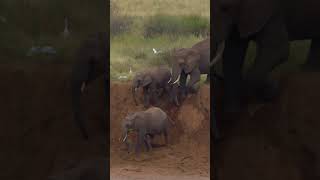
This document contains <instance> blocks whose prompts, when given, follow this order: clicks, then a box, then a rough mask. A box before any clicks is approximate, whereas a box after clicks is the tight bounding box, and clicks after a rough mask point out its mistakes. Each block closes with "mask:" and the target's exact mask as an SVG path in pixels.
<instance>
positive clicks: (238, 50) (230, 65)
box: [222, 30, 248, 112]
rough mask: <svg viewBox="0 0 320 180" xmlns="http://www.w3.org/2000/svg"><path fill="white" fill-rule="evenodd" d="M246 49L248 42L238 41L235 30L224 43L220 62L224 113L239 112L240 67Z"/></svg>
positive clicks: (237, 34)
mask: <svg viewBox="0 0 320 180" xmlns="http://www.w3.org/2000/svg"><path fill="white" fill-rule="evenodd" d="M247 48H248V40H244V39H240V36H239V33H238V32H237V31H235V30H234V31H233V32H232V33H231V34H230V36H229V38H228V39H227V41H226V43H225V50H224V52H223V61H222V63H223V73H224V102H223V103H224V105H223V106H224V111H225V112H239V111H240V110H241V103H240V97H241V96H240V95H241V90H242V86H241V84H242V66H243V62H244V60H245V55H246V50H247Z"/></svg>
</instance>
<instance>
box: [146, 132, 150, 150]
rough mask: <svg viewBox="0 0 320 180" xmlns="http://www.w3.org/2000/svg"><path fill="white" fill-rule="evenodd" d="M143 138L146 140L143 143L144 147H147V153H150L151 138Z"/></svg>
mask: <svg viewBox="0 0 320 180" xmlns="http://www.w3.org/2000/svg"><path fill="white" fill-rule="evenodd" d="M145 138H146V139H145V143H146V146H147V148H148V151H152V146H151V137H150V135H148V134H147V135H146V137H145Z"/></svg>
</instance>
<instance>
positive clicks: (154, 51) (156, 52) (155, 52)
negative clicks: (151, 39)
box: [152, 48, 161, 54]
mask: <svg viewBox="0 0 320 180" xmlns="http://www.w3.org/2000/svg"><path fill="white" fill-rule="evenodd" d="M152 50H153V53H154V54H158V53H160V52H161V51H157V50H156V49H155V48H152Z"/></svg>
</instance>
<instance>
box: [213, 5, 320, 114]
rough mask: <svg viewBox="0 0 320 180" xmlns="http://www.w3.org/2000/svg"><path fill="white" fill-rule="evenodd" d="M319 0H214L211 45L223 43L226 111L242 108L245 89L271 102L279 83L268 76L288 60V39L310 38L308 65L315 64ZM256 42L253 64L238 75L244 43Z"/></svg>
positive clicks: (318, 52) (318, 46)
mask: <svg viewBox="0 0 320 180" xmlns="http://www.w3.org/2000/svg"><path fill="white" fill-rule="evenodd" d="M319 5H320V2H319V1H317V0H310V1H302V0H301V1H299V0H296V1H290V0H214V1H213V6H212V7H213V16H212V18H213V19H212V22H213V23H212V24H211V25H212V28H211V29H212V34H213V42H212V43H213V44H214V45H216V46H217V47H220V48H221V46H222V44H225V47H224V48H222V49H223V53H222V56H221V57H220V58H217V59H220V60H221V59H223V61H222V63H223V73H224V111H225V112H240V111H241V110H242V109H241V107H242V103H241V100H242V97H243V95H245V92H246V93H248V94H253V95H255V97H256V98H257V100H259V101H262V102H270V101H271V100H273V99H274V97H276V96H277V95H278V94H279V84H278V83H277V82H276V81H275V80H274V79H272V78H271V76H270V75H271V72H272V71H273V70H274V68H275V67H277V66H279V65H280V64H282V63H283V62H285V61H287V59H288V55H289V43H290V42H291V41H294V40H304V39H311V40H312V43H311V48H310V51H309V55H308V59H307V62H306V63H305V64H304V65H303V66H304V67H305V68H306V67H316V68H319V67H320V66H319V64H320V63H319V62H320V61H319V60H318V59H319V58H320V26H319V22H320V11H319V10H318V7H319ZM250 41H253V42H255V43H256V47H257V48H256V57H255V62H254V64H253V65H252V67H250V68H249V70H248V71H247V72H246V73H245V76H243V75H242V68H243V62H244V59H245V55H246V51H247V49H248V43H249V42H250Z"/></svg>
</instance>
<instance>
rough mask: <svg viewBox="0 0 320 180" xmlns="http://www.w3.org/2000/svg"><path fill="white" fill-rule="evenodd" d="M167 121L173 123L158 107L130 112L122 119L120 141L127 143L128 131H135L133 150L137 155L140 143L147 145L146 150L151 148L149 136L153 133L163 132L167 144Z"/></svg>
mask: <svg viewBox="0 0 320 180" xmlns="http://www.w3.org/2000/svg"><path fill="white" fill-rule="evenodd" d="M169 123H171V124H172V125H174V124H175V123H174V122H173V121H172V120H171V119H170V117H169V116H168V115H167V114H166V113H165V112H164V111H163V110H162V109H161V108H159V107H150V108H148V109H147V110H144V111H138V112H134V113H130V114H128V115H127V116H126V117H125V118H124V120H123V121H122V142H125V143H127V137H128V133H130V132H131V131H133V132H136V133H137V141H136V143H135V151H136V154H137V155H138V154H139V151H140V147H141V146H142V143H144V144H145V145H146V146H147V149H148V150H150V151H151V150H152V146H151V138H153V137H154V136H155V135H161V134H163V135H164V138H165V144H166V145H167V144H168V128H169ZM129 150H130V148H129Z"/></svg>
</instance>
